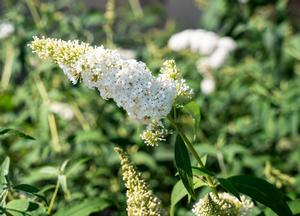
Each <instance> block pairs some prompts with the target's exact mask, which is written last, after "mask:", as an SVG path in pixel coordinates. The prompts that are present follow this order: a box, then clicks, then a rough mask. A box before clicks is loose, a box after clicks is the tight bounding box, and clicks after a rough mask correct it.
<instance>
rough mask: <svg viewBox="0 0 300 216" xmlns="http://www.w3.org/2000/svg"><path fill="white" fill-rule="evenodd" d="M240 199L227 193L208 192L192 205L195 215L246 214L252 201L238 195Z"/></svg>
mask: <svg viewBox="0 0 300 216" xmlns="http://www.w3.org/2000/svg"><path fill="white" fill-rule="evenodd" d="M240 198H241V201H239V200H238V199H237V198H236V197H234V196H232V195H230V194H229V193H218V197H217V196H216V195H215V194H214V193H208V194H207V195H206V196H205V197H204V198H203V199H200V200H199V201H198V202H197V203H196V204H195V205H194V207H193V210H192V211H193V213H194V214H195V215H196V216H217V215H219V216H223V215H224V216H225V215H226V216H246V215H248V214H249V213H250V211H251V209H252V208H253V206H254V204H253V202H252V201H251V200H250V199H249V198H247V197H246V196H244V195H242V196H240Z"/></svg>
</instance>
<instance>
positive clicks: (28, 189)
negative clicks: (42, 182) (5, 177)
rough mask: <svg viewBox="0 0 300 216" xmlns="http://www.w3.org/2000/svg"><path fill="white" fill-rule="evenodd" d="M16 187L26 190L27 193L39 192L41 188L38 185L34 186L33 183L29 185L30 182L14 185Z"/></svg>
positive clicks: (16, 188)
mask: <svg viewBox="0 0 300 216" xmlns="http://www.w3.org/2000/svg"><path fill="white" fill-rule="evenodd" d="M14 189H15V190H20V191H24V192H27V193H31V194H34V193H38V192H39V189H37V188H36V187H33V186H31V185H28V184H20V185H17V186H14Z"/></svg>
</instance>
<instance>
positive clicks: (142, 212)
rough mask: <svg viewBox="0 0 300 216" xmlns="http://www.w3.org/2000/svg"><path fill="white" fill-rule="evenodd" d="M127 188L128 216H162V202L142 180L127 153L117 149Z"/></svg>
mask: <svg viewBox="0 0 300 216" xmlns="http://www.w3.org/2000/svg"><path fill="white" fill-rule="evenodd" d="M115 151H116V152H117V153H118V155H119V158H120V161H121V168H122V174H123V180H124V182H125V187H126V188H127V192H126V196H127V209H126V210H127V214H128V216H159V215H161V212H162V210H161V201H160V200H159V199H158V198H157V197H155V196H154V195H153V193H152V191H151V190H150V189H149V185H148V184H147V183H146V182H145V180H144V179H143V178H142V175H141V173H139V172H138V171H137V170H136V168H135V167H134V166H133V165H132V164H131V161H130V160H129V158H128V155H127V153H126V152H125V151H124V150H122V149H121V148H118V147H116V148H115Z"/></svg>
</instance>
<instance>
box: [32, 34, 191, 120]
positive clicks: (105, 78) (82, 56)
mask: <svg viewBox="0 0 300 216" xmlns="http://www.w3.org/2000/svg"><path fill="white" fill-rule="evenodd" d="M29 46H30V47H31V48H32V50H33V52H35V53H37V54H38V56H39V57H40V58H42V59H46V58H48V59H51V60H52V61H54V62H55V63H57V64H58V65H59V66H60V67H61V68H62V70H63V71H64V73H65V74H66V75H67V76H68V78H69V79H70V80H71V81H72V83H73V84H75V83H77V81H78V80H82V81H83V83H84V84H85V85H86V86H87V87H89V88H97V89H98V90H99V92H100V95H101V96H102V97H103V98H104V99H109V98H112V99H113V100H114V101H115V102H116V104H117V105H118V106H119V107H122V108H124V109H125V110H126V111H127V113H128V115H129V116H130V117H132V118H133V119H135V120H138V121H141V122H145V120H147V121H146V122H150V121H149V120H151V121H152V120H156V121H159V120H160V119H162V118H164V117H166V116H167V115H168V114H169V112H170V110H171V108H172V104H173V102H174V100H175V98H176V97H177V96H178V95H190V94H191V90H190V89H189V88H188V86H187V85H186V84H185V82H184V80H183V79H181V78H180V79H179V76H178V74H176V73H177V71H175V72H176V73H175V72H174V71H173V72H172V73H171V72H170V68H171V67H174V65H173V63H172V61H170V62H167V63H166V64H165V65H164V67H163V69H162V73H161V74H159V75H158V76H157V77H154V76H153V75H152V74H151V71H150V70H149V69H148V68H147V66H146V65H145V64H144V63H143V62H139V61H136V60H134V59H124V58H123V57H122V56H121V55H120V54H119V53H118V51H117V50H113V49H105V48H104V47H103V46H100V47H92V46H90V45H89V44H87V43H80V42H79V41H63V40H60V39H51V38H44V37H42V38H38V37H34V40H33V41H32V42H31V44H30V45H29ZM174 64H175V63H174ZM168 68H169V69H168Z"/></svg>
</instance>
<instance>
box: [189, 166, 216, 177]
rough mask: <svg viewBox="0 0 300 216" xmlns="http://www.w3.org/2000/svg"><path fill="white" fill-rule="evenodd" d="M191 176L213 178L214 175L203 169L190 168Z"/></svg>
mask: <svg viewBox="0 0 300 216" xmlns="http://www.w3.org/2000/svg"><path fill="white" fill-rule="evenodd" d="M192 170H193V174H194V175H198V176H215V174H214V173H213V172H211V171H209V170H208V169H207V168H205V167H192Z"/></svg>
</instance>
